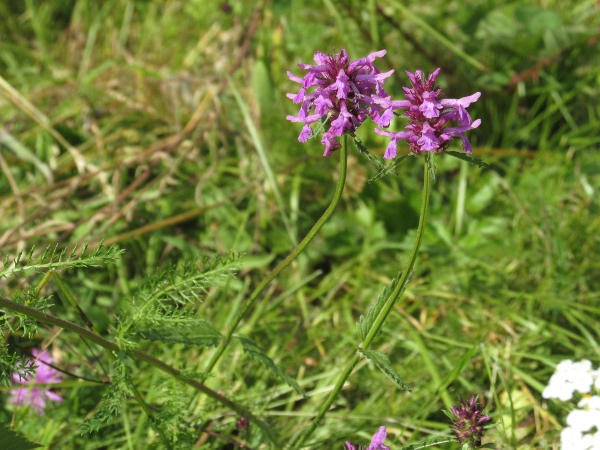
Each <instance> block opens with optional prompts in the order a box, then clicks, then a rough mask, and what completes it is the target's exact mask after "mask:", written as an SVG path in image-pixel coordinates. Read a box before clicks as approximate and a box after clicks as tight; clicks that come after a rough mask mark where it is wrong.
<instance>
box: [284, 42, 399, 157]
mask: <svg viewBox="0 0 600 450" xmlns="http://www.w3.org/2000/svg"><path fill="white" fill-rule="evenodd" d="M385 54H386V51H385V50H380V51H378V52H373V53H370V54H369V55H368V56H367V57H366V58H361V59H356V60H353V61H351V60H350V57H349V56H348V53H346V50H344V49H341V50H340V52H339V53H336V54H334V55H333V56H330V55H325V54H323V53H321V52H316V53H315V55H314V60H315V63H316V65H314V66H311V65H309V64H303V63H300V64H298V66H299V67H300V68H301V69H305V70H308V73H307V74H306V75H305V76H304V78H300V77H297V76H296V75H294V74H292V73H291V72H288V77H289V78H290V80H292V81H295V82H296V83H300V85H301V88H300V91H299V92H298V93H297V94H287V96H288V98H291V99H292V100H293V102H294V103H301V105H300V111H299V112H298V115H297V116H291V115H290V116H287V117H286V118H287V120H290V121H292V122H302V123H304V126H303V127H302V131H301V133H300V136H299V137H298V140H299V141H300V142H306V141H307V140H308V138H310V137H311V136H312V135H313V130H312V128H311V124H313V123H315V122H318V121H320V120H322V119H324V118H326V119H325V120H326V128H327V129H326V131H325V132H324V133H323V136H322V138H321V143H322V144H324V145H325V153H324V154H323V156H328V155H330V154H331V152H333V151H334V150H336V149H338V148H340V143H339V141H338V139H337V138H339V137H340V136H342V135H343V134H344V133H347V134H351V135H352V134H354V132H355V131H356V129H357V128H358V127H359V126H360V125H361V124H362V123H363V122H364V121H365V120H366V119H367V117H370V118H371V119H372V120H373V121H374V122H375V123H376V124H377V125H379V126H380V127H387V126H389V124H390V120H391V119H392V117H393V111H392V109H391V105H390V106H386V105H387V104H388V103H389V102H390V97H388V95H387V93H386V92H385V90H384V89H383V82H384V81H385V80H386V79H387V78H388V77H389V76H390V75H391V74H392V73H393V72H394V71H393V70H390V71H389V72H385V73H381V72H379V70H378V69H377V68H376V67H375V66H374V65H373V62H374V61H375V58H380V57H382V56H383V55H385ZM312 88H314V89H312ZM309 90H311V92H309Z"/></svg>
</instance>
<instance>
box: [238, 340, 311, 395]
mask: <svg viewBox="0 0 600 450" xmlns="http://www.w3.org/2000/svg"><path fill="white" fill-rule="evenodd" d="M237 339H238V340H239V341H240V343H241V344H242V347H243V349H244V352H246V353H248V354H249V355H250V356H251V357H252V358H255V359H257V360H259V361H260V362H261V363H262V364H263V365H264V366H265V367H266V368H267V369H269V370H270V371H271V372H272V373H273V374H274V375H276V376H277V377H278V378H280V379H281V381H283V382H284V383H285V384H287V385H288V386H289V387H291V388H292V389H293V390H295V391H296V392H297V393H298V394H300V395H302V396H304V397H306V392H304V389H302V388H301V387H300V385H299V384H298V383H296V381H295V380H294V379H292V378H290V377H288V376H287V375H286V374H284V373H283V372H282V371H281V370H280V369H279V368H278V367H277V366H276V365H275V363H274V362H273V360H272V359H271V358H269V357H268V356H267V354H266V353H265V352H264V351H263V350H262V349H261V348H260V347H259V346H258V345H257V344H256V342H254V341H252V340H250V339H247V338H244V337H241V336H237Z"/></svg>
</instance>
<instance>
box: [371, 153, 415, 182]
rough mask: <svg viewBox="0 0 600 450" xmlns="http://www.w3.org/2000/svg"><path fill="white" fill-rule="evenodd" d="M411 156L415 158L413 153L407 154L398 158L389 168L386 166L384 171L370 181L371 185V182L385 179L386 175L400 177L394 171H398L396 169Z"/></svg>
mask: <svg viewBox="0 0 600 450" xmlns="http://www.w3.org/2000/svg"><path fill="white" fill-rule="evenodd" d="M409 156H413V154H412V153H407V154H406V155H402V156H401V157H399V158H397V159H396V160H395V161H394V162H393V163H392V164H390V165H388V166H385V167H384V169H383V170H382V171H381V172H379V173H378V174H377V175H375V176H374V177H373V178H371V179H369V183H370V182H371V181H375V180H378V179H380V178H383V177H385V176H386V175H388V174H390V173H392V174H394V175H396V176H398V174H397V173H396V172H394V170H396V167H398V166H399V165H400V164H401V163H402V161H404V160H405V159H406V158H408V157H409Z"/></svg>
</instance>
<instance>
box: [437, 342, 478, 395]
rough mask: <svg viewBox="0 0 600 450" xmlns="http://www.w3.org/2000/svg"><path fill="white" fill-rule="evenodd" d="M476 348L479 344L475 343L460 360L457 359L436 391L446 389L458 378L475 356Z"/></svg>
mask: <svg viewBox="0 0 600 450" xmlns="http://www.w3.org/2000/svg"><path fill="white" fill-rule="evenodd" d="M478 349H479V344H476V345H474V346H473V347H471V348H470V349H469V350H468V351H467V352H466V353H465V354H464V355H463V357H462V358H461V359H460V361H458V363H457V364H456V365H455V366H454V368H453V369H452V370H451V371H450V373H449V374H448V375H447V376H446V378H444V380H443V382H442V384H441V386H439V387H438V388H437V390H436V392H439V391H442V390H444V389H446V388H447V387H448V386H450V384H451V383H452V382H453V381H454V380H456V379H457V378H458V376H459V375H460V374H461V372H462V371H463V370H465V368H466V367H467V366H468V365H469V363H470V362H471V360H472V359H473V356H475V354H476V353H477V350H478Z"/></svg>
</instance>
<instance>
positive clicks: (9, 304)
mask: <svg viewBox="0 0 600 450" xmlns="http://www.w3.org/2000/svg"><path fill="white" fill-rule="evenodd" d="M0 308H6V309H8V310H10V311H14V312H17V313H20V314H24V315H26V316H28V317H30V318H32V319H35V320H37V321H38V322H43V323H46V324H49V325H53V326H56V327H59V328H63V329H65V330H69V331H72V332H73V333H76V334H77V335H79V336H80V337H82V338H86V339H89V340H90V341H92V342H94V343H96V344H98V345H99V346H101V347H103V348H105V349H106V350H109V351H111V352H119V351H125V352H126V353H128V354H129V355H131V356H133V357H134V358H136V359H138V360H140V361H144V362H146V363H148V364H150V365H152V366H154V367H156V368H157V369H159V370H162V371H163V372H166V373H168V374H169V375H171V376H173V377H174V378H177V379H178V380H180V381H181V382H183V383H185V384H187V385H189V386H191V387H193V388H194V389H197V390H198V391H201V392H203V393H204V394H206V395H208V396H209V397H212V398H213V399H215V400H216V401H218V402H219V403H221V404H222V405H225V406H227V407H229V408H231V409H233V410H234V411H236V412H237V413H238V414H240V415H242V416H244V417H247V418H248V419H249V420H252V421H254V422H255V423H256V424H258V426H260V427H261V429H262V430H263V431H264V432H265V433H266V435H267V437H268V438H269V440H271V441H272V442H273V443H274V444H276V445H278V443H277V440H276V439H275V437H274V436H273V435H272V433H271V427H270V426H269V425H267V424H266V423H265V422H263V421H261V420H259V419H258V418H257V417H256V416H254V414H252V413H251V412H250V411H248V410H247V409H246V408H244V407H243V406H240V405H238V404H237V403H235V402H233V401H231V400H229V399H228V398H227V397H225V396H223V395H221V394H219V393H218V392H215V391H213V390H212V389H210V388H208V387H206V386H205V385H204V384H202V383H200V382H199V381H197V380H194V379H191V378H186V377H185V375H183V374H182V373H181V371H179V370H177V369H176V368H174V367H172V366H170V365H168V364H167V363H165V362H163V361H161V360H159V359H157V358H155V357H154V356H151V355H149V354H148V353H146V352H143V351H141V350H137V349H131V350H122V349H120V348H119V346H118V345H117V344H116V343H114V342H112V341H109V340H108V339H104V338H103V337H101V336H98V335H97V334H96V333H94V332H92V331H89V330H87V329H86V328H83V327H80V326H79V325H76V324H74V323H72V322H69V321H67V320H63V319H60V318H58V317H55V316H51V315H48V314H45V313H43V312H41V311H38V310H37V309H35V308H30V307H28V306H25V305H21V304H20V303H16V302H13V301H12V300H9V299H7V298H4V297H0Z"/></svg>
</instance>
